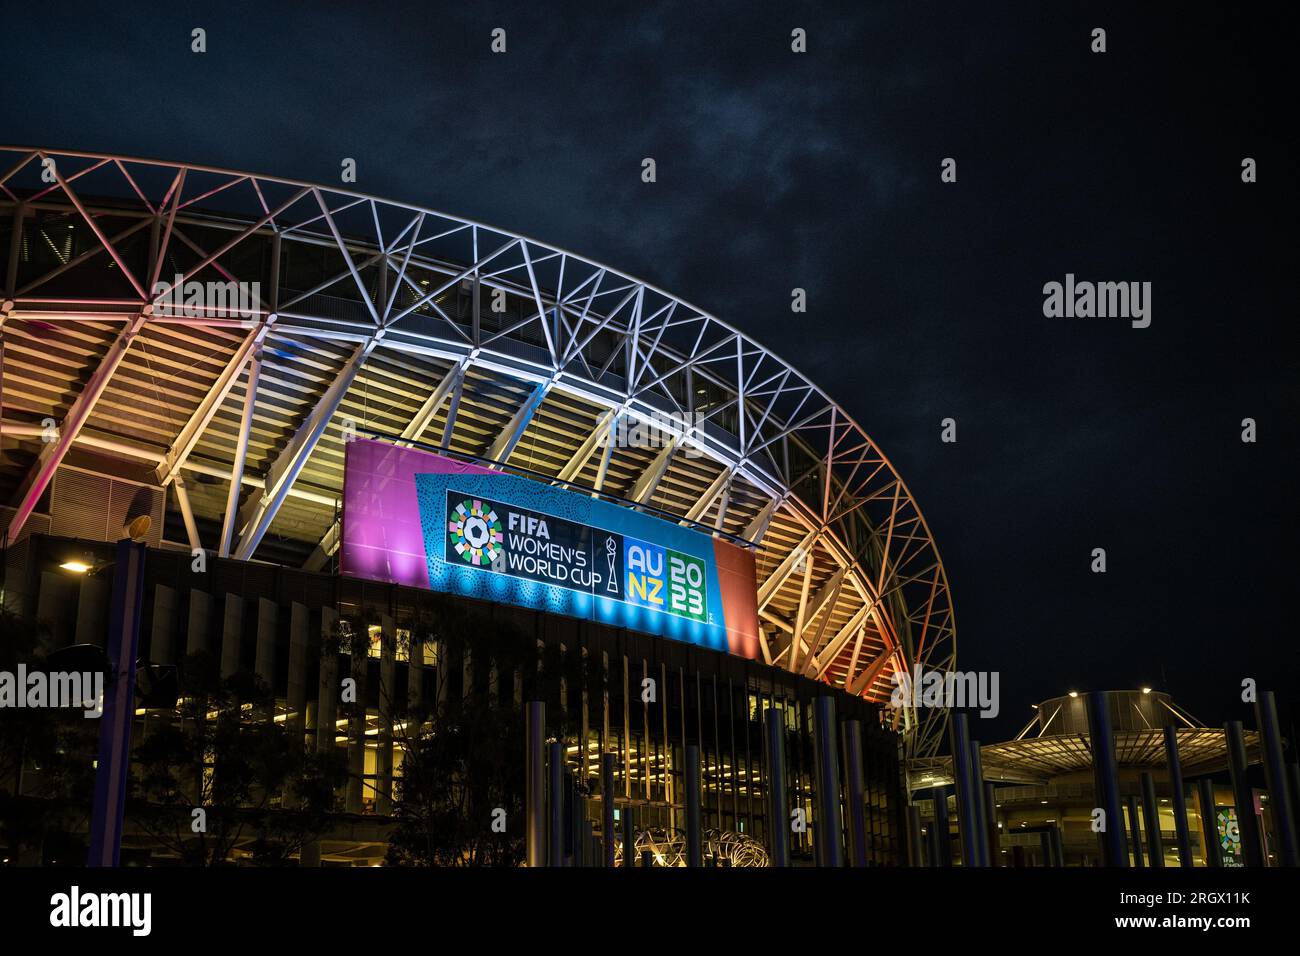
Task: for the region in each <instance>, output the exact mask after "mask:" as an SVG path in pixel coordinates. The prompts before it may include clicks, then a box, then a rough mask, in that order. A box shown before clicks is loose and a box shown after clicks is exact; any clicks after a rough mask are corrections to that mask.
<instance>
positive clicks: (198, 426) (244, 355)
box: [154, 325, 268, 487]
mask: <svg viewBox="0 0 1300 956" xmlns="http://www.w3.org/2000/svg"><path fill="white" fill-rule="evenodd" d="M267 331H268V327H267V326H266V325H259V326H258V327H257V328H255V329H251V330H249V332H248V334H247V335H245V336H244V338H243V340H242V341H241V342H240V343H239V345H238V346H237V347H236V348H235V354H234V355H232V356H231V357H230V361H228V362H227V363H226V367H225V368H223V369H222V370H221V374H220V375H218V376H217V380H216V381H215V382H213V383H212V387H211V388H210V389H208V392H207V394H206V395H204V396H203V401H201V402H199V405H198V407H197V408H196V409H194V412H193V414H191V415H190V417H189V420H188V421H186V423H185V426H184V427H183V428H182V429H181V430H180V434H178V435H177V436H176V440H175V441H174V442H172V446H171V448H169V449H167V452H166V453H165V455H164V457H163V460H162V461H161V462H160V463H159V465H158V467H157V468H155V469H154V478H155V480H156V481H157V482H158V484H160V485H162V486H163V487H166V486H167V484H168V483H169V482H171V481H172V480H173V479H174V478H175V477H176V475H177V473H178V472H179V471H180V470H181V468H182V467H183V466H184V464H185V460H186V459H187V458H189V457H190V453H191V452H193V451H194V446H195V445H197V444H198V443H199V438H200V437H202V435H203V432H204V431H205V430H206V429H207V427H208V425H210V424H211V423H212V419H213V418H214V417H215V416H216V414H217V410H218V409H219V408H221V405H222V403H223V402H225V400H226V396H227V395H229V394H230V389H231V388H232V387H233V386H234V384H235V380H236V379H238V378H239V373H240V372H242V371H243V369H244V365H245V364H247V362H248V357H249V356H250V355H251V354H253V350H254V349H256V348H259V347H260V346H261V343H262V340H263V339H264V338H265V337H266V333H267Z"/></svg>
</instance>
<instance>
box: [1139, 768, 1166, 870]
mask: <svg viewBox="0 0 1300 956" xmlns="http://www.w3.org/2000/svg"><path fill="white" fill-rule="evenodd" d="M1142 820H1143V823H1144V825H1145V827H1146V831H1147V861H1148V862H1149V863H1150V864H1151V865H1152V866H1153V867H1156V868H1160V867H1163V866H1164V865H1165V848H1164V843H1163V841H1162V840H1161V839H1160V804H1159V803H1158V802H1157V801H1156V780H1155V777H1153V776H1152V775H1151V771H1150V770H1143V771H1142Z"/></svg>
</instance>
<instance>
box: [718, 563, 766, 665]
mask: <svg viewBox="0 0 1300 956" xmlns="http://www.w3.org/2000/svg"><path fill="white" fill-rule="evenodd" d="M713 556H714V558H715V560H716V561H717V567H718V586H719V588H720V589H721V591H722V612H723V617H724V620H726V622H727V649H728V650H730V651H731V653H733V654H736V655H737V656H739V657H748V658H749V659H750V660H756V659H757V658H758V577H757V573H756V571H755V568H754V552H752V551H750V550H749V549H748V548H742V547H740V546H739V545H735V544H732V543H731V542H730V541H724V540H722V539H721V538H714V539H713Z"/></svg>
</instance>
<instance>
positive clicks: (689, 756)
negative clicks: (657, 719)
mask: <svg viewBox="0 0 1300 956" xmlns="http://www.w3.org/2000/svg"><path fill="white" fill-rule="evenodd" d="M700 837H701V834H700V748H699V747H698V746H696V745H695V744H687V745H686V865H687V866H689V867H696V868H698V867H700V866H702V865H703V859H702V844H701V839H700Z"/></svg>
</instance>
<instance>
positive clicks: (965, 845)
mask: <svg viewBox="0 0 1300 956" xmlns="http://www.w3.org/2000/svg"><path fill="white" fill-rule="evenodd" d="M948 743H949V746H950V749H951V751H952V769H953V777H954V782H955V783H956V785H957V833H958V836H959V837H960V838H961V863H962V866H967V867H970V866H979V865H980V858H979V830H980V829H981V827H980V826H979V825H978V824H977V823H976V821H977V820H978V819H979V816H978V814H977V812H976V806H977V804H976V802H975V794H974V792H973V791H974V786H975V783H974V779H973V777H972V774H971V765H970V729H969V727H968V726H967V722H966V715H965V714H953V715H952V719H951V720H949V721H948Z"/></svg>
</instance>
